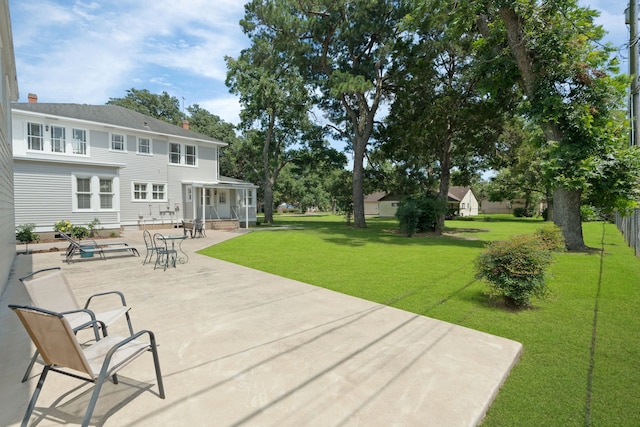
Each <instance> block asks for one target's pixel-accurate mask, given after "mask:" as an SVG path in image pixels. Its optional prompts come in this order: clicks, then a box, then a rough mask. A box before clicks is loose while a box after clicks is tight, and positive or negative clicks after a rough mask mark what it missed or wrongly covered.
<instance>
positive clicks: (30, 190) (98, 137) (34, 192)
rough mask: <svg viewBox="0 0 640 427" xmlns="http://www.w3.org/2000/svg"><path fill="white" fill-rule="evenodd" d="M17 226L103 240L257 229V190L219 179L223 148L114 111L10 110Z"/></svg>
mask: <svg viewBox="0 0 640 427" xmlns="http://www.w3.org/2000/svg"><path fill="white" fill-rule="evenodd" d="M12 116H13V161H14V181H15V210H16V211H15V223H16V225H20V224H25V223H35V224H36V231H38V232H46V231H53V226H54V224H55V223H56V222H58V221H61V220H69V221H71V223H72V224H74V225H86V224H88V223H90V222H92V221H93V220H94V219H96V218H97V219H98V220H99V221H100V227H101V228H104V229H106V230H113V229H120V228H143V227H148V228H158V227H160V228H162V227H169V226H172V225H177V224H180V221H181V220H185V221H191V220H193V219H195V218H200V219H202V218H204V219H205V220H206V222H207V228H229V224H231V226H232V227H233V226H235V227H237V226H238V225H240V226H247V225H249V224H253V223H255V222H256V208H255V206H256V188H257V187H256V186H255V185H254V184H252V183H250V182H245V181H240V180H237V179H233V178H226V177H223V176H220V174H219V163H218V159H219V150H220V148H222V147H224V146H226V144H225V143H223V142H220V141H217V140H215V139H213V138H210V137H208V136H205V135H201V134H198V133H195V132H193V131H191V130H189V128H188V122H185V124H184V126H183V127H180V126H174V125H172V124H169V123H166V122H164V121H161V120H157V119H155V118H153V117H150V116H146V115H144V114H140V113H138V112H135V111H132V110H129V109H126V108H123V107H120V106H115V105H86V104H57V103H56V104H53V103H52V104H50V103H39V102H37V97H36V96H35V95H33V94H29V102H28V103H15V104H12Z"/></svg>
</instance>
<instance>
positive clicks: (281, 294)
mask: <svg viewBox="0 0 640 427" xmlns="http://www.w3.org/2000/svg"><path fill="white" fill-rule="evenodd" d="M179 232H181V231H179ZM243 233H244V231H242V230H241V231H215V230H207V237H205V238H200V239H188V240H186V241H184V243H183V249H184V250H185V251H186V252H187V253H188V255H189V262H188V263H187V264H178V266H177V268H169V269H167V271H163V270H162V269H158V270H155V271H154V270H153V265H145V266H142V260H143V257H144V254H143V252H144V247H145V246H144V242H143V238H142V232H140V231H126V232H125V233H124V240H125V241H127V242H128V243H129V244H130V245H131V246H135V247H137V248H138V249H139V250H140V251H141V255H143V256H142V257H140V258H138V257H131V256H123V257H119V256H117V255H115V254H114V255H107V260H106V261H105V260H99V259H97V260H79V261H77V262H74V263H72V264H70V265H67V264H66V263H64V262H63V260H64V252H50V253H37V254H33V255H20V256H18V257H16V261H15V263H14V268H13V271H12V274H11V279H10V283H9V285H8V288H7V290H6V291H5V293H4V294H3V295H2V296H1V298H0V361H1V363H0V402H2V403H1V407H0V409H1V410H0V425H3V426H14V425H19V424H20V421H21V419H22V417H23V415H24V411H25V409H26V406H27V403H28V401H29V398H30V397H31V393H32V390H33V389H34V387H35V383H36V382H37V377H38V375H39V373H40V370H41V369H40V365H36V367H34V370H33V373H32V375H31V379H30V380H29V381H28V382H26V383H24V384H22V383H21V382H20V379H21V378H22V375H23V373H24V370H25V369H26V366H27V362H28V359H29V357H30V355H31V353H32V346H31V342H30V340H29V338H28V336H27V335H26V333H25V332H24V330H23V329H22V326H21V325H20V323H19V321H18V319H17V317H16V316H15V314H13V313H12V312H11V310H9V309H8V308H7V304H10V303H15V304H29V299H28V297H27V294H26V291H24V289H22V287H21V285H20V283H19V282H18V277H21V276H22V275H25V274H28V273H30V272H31V271H34V270H37V269H40V268H46V267H52V266H62V269H63V271H64V272H65V274H66V275H67V277H68V279H69V281H70V282H71V284H72V286H73V289H74V292H75V293H76V295H77V296H78V299H79V300H84V299H85V298H86V297H87V296H89V295H91V294H93V293H96V292H103V291H108V290H120V291H122V292H123V293H124V294H125V296H126V298H127V303H128V305H130V306H132V307H133V308H132V310H131V319H132V323H133V327H134V329H135V330H141V329H149V330H152V331H154V332H155V333H156V337H157V339H158V343H159V345H160V347H159V353H160V364H161V367H162V373H163V378H164V383H165V390H166V394H167V397H166V399H165V400H162V399H160V398H159V397H158V395H157V390H158V389H157V386H156V384H155V376H154V371H153V365H152V363H151V356H150V355H149V356H146V355H144V356H143V357H141V358H139V359H138V360H136V361H135V362H134V363H132V364H131V365H129V366H127V367H126V368H124V369H123V370H122V371H121V372H120V373H119V378H120V384H119V385H113V384H111V383H109V384H107V385H105V387H104V388H103V389H102V392H101V397H100V400H98V404H97V406H96V410H95V412H94V414H93V418H92V425H102V426H147V425H148V426H156V425H175V426H211V425H215V426H244V425H246V426H256V425H257V426H390V425H402V426H424V425H438V426H473V425H476V424H478V423H479V422H480V421H481V419H482V417H483V415H484V413H485V412H486V410H487V408H488V407H489V406H490V404H491V402H492V400H493V398H494V397H495V395H496V394H497V391H498V389H499V387H500V385H501V384H502V382H503V381H504V379H505V378H506V377H507V375H508V374H509V371H510V370H511V368H512V366H513V365H514V364H515V363H516V362H517V359H518V357H519V355H520V352H521V348H522V347H521V345H520V344H519V343H517V342H514V341H511V340H507V339H504V338H500V337H496V336H492V335H488V334H485V333H481V332H477V331H473V330H470V329H467V328H463V327H459V326H456V325H452V324H449V323H445V322H441V321H437V320H433V319H430V318H427V317H423V316H418V315H415V314H413V313H409V312H404V311H401V310H397V309H394V308H390V307H386V306H383V305H380V304H376V303H372V302H369V301H365V300H361V299H358V298H354V297H350V296H347V295H342V294H338V293H335V292H332V291H329V290H325V289H322V288H318V287H315V286H311V285H308V284H305V283H300V282H296V281H293V280H289V279H286V278H282V277H278V276H274V275H271V274H267V273H263V272H259V271H256V270H252V269H249V268H245V267H241V266H238V265H234V264H230V263H227V262H224V261H220V260H216V259H211V258H208V257H204V256H201V255H198V254H195V253H194V252H195V251H196V250H199V249H201V248H204V247H207V246H210V245H212V244H215V243H218V242H221V241H223V240H226V239H229V238H234V237H236V236H239V235H241V234H243ZM119 240H123V239H122V238H119ZM38 248H39V246H38V245H30V249H31V250H37V249H38ZM109 330H110V332H113V333H119V334H123V335H126V334H127V327H126V322H125V321H120V322H117V323H116V324H114V325H113V326H112V327H111V328H110V329H109ZM81 334H85V335H80V337H86V338H87V339H88V338H89V334H88V333H86V332H82V333H81ZM90 397H91V385H90V384H85V383H82V382H80V381H77V380H74V379H71V378H66V377H64V376H61V375H58V374H54V373H52V374H50V375H49V377H48V379H47V381H46V382H45V385H44V388H43V390H42V393H41V395H40V398H39V399H38V402H37V404H36V409H35V411H34V414H33V416H32V418H31V420H30V425H38V426H60V425H77V424H79V423H80V421H81V419H82V416H83V415H84V411H85V409H86V406H87V403H88V400H89V398H90Z"/></svg>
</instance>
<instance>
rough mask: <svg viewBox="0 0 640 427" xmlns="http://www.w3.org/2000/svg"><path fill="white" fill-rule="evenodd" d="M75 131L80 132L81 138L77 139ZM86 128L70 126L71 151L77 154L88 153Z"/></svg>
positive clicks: (84, 154) (86, 154)
mask: <svg viewBox="0 0 640 427" xmlns="http://www.w3.org/2000/svg"><path fill="white" fill-rule="evenodd" d="M77 132H82V136H83V139H77V138H76V136H77V135H78V134H77ZM87 133H88V132H87V130H86V129H81V128H72V130H71V140H72V152H73V154H75V155H78V156H88V155H89V142H88V141H87Z"/></svg>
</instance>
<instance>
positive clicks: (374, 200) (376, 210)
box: [364, 191, 401, 218]
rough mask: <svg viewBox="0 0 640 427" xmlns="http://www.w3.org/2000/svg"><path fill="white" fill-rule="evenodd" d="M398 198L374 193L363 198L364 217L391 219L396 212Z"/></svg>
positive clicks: (393, 195) (394, 195)
mask: <svg viewBox="0 0 640 427" xmlns="http://www.w3.org/2000/svg"><path fill="white" fill-rule="evenodd" d="M400 198H401V197H400V196H398V195H396V194H387V193H384V192H380V191H378V192H375V193H371V194H368V195H366V196H365V197H364V214H365V215H366V216H378V217H380V218H393V217H394V216H395V215H396V210H398V203H399V202H400Z"/></svg>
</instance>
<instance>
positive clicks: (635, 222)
mask: <svg viewBox="0 0 640 427" xmlns="http://www.w3.org/2000/svg"><path fill="white" fill-rule="evenodd" d="M616 226H617V227H618V229H619V230H620V231H621V232H622V235H623V236H624V239H625V240H626V241H627V244H628V245H629V246H630V247H632V248H633V249H634V250H635V254H636V256H640V209H634V210H633V213H632V214H631V215H629V216H625V217H623V216H620V214H616Z"/></svg>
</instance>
